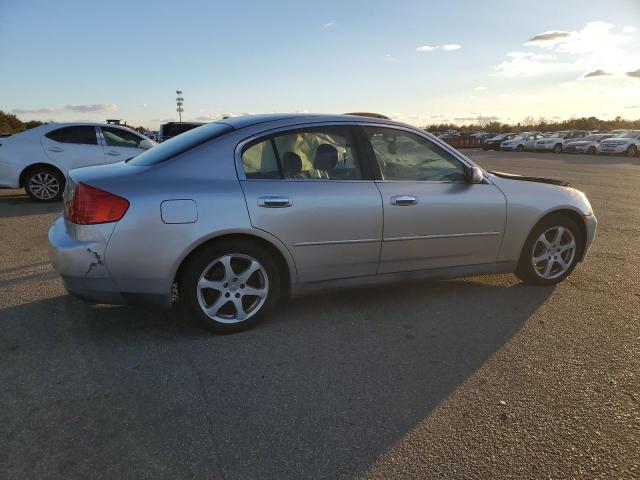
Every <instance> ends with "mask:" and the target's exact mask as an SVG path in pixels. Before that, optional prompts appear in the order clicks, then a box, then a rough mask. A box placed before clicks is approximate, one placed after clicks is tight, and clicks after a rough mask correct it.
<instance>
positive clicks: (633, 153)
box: [627, 145, 638, 157]
mask: <svg viewBox="0 0 640 480" xmlns="http://www.w3.org/2000/svg"><path fill="white" fill-rule="evenodd" d="M637 154H638V147H636V146H635V145H629V148H627V157H635V156H636V155H637Z"/></svg>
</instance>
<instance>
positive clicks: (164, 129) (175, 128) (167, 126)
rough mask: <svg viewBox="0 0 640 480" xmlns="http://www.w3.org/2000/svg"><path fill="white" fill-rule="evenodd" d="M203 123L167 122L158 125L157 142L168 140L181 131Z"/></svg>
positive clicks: (186, 130)
mask: <svg viewBox="0 0 640 480" xmlns="http://www.w3.org/2000/svg"><path fill="white" fill-rule="evenodd" d="M200 125H204V123H202V122H168V123H163V124H162V125H160V130H158V143H160V142H164V141H165V140H169V139H170V138H173V137H175V136H178V135H180V134H181V133H184V132H188V131H189V130H193V129H194V128H197V127H199V126H200Z"/></svg>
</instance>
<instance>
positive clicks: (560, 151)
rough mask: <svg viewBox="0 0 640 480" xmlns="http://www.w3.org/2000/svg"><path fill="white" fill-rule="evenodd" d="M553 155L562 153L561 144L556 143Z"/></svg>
mask: <svg viewBox="0 0 640 480" xmlns="http://www.w3.org/2000/svg"><path fill="white" fill-rule="evenodd" d="M553 153H562V144H561V143H556V144H555V145H554V146H553Z"/></svg>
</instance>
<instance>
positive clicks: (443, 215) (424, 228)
mask: <svg viewBox="0 0 640 480" xmlns="http://www.w3.org/2000/svg"><path fill="white" fill-rule="evenodd" d="M362 128H363V131H364V135H365V137H366V139H367V140H368V142H369V144H370V145H371V149H370V155H372V156H373V157H374V160H375V163H376V164H377V165H378V166H379V177H380V179H379V180H377V181H376V185H377V186H378V188H379V189H380V193H381V194H382V202H383V208H384V232H383V241H382V251H381V256H380V266H379V269H378V272H379V273H390V272H400V271H411V270H422V269H430V268H441V267H455V266H464V265H480V264H489V263H493V262H495V261H496V258H497V255H498V251H499V248H500V243H501V241H502V236H503V232H504V226H505V216H506V199H505V196H504V195H503V194H502V192H501V191H500V190H499V189H498V188H497V187H495V186H494V185H492V184H491V183H489V182H488V181H487V180H485V182H484V183H481V184H471V183H469V182H468V181H467V180H466V176H467V173H466V172H467V168H469V166H470V165H466V164H465V163H464V162H463V161H462V160H461V159H459V158H457V157H456V156H455V155H454V154H453V153H452V152H450V151H449V150H447V149H445V147H443V146H440V145H437V144H436V143H435V142H433V141H432V140H431V139H429V138H427V137H426V136H422V135H420V134H418V133H417V132H415V131H412V130H409V129H401V128H398V127H388V126H383V125H375V126H373V125H364V124H363V126H362Z"/></svg>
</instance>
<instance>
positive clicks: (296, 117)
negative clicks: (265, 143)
mask: <svg viewBox="0 0 640 480" xmlns="http://www.w3.org/2000/svg"><path fill="white" fill-rule="evenodd" d="M287 120H289V121H291V123H292V124H295V123H305V122H306V121H308V122H310V123H313V122H359V123H366V122H372V123H386V124H390V125H397V126H404V127H406V126H409V127H411V128H417V127H415V126H413V125H407V124H405V123H402V122H396V121H394V120H390V119H386V118H378V117H367V116H363V115H336V114H322V113H266V114H258V115H244V116H240V117H230V118H225V119H223V120H218V121H217V122H216V123H224V124H225V125H229V126H231V127H233V128H235V129H240V128H244V127H249V126H252V125H257V124H260V123H267V122H280V121H287Z"/></svg>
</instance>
